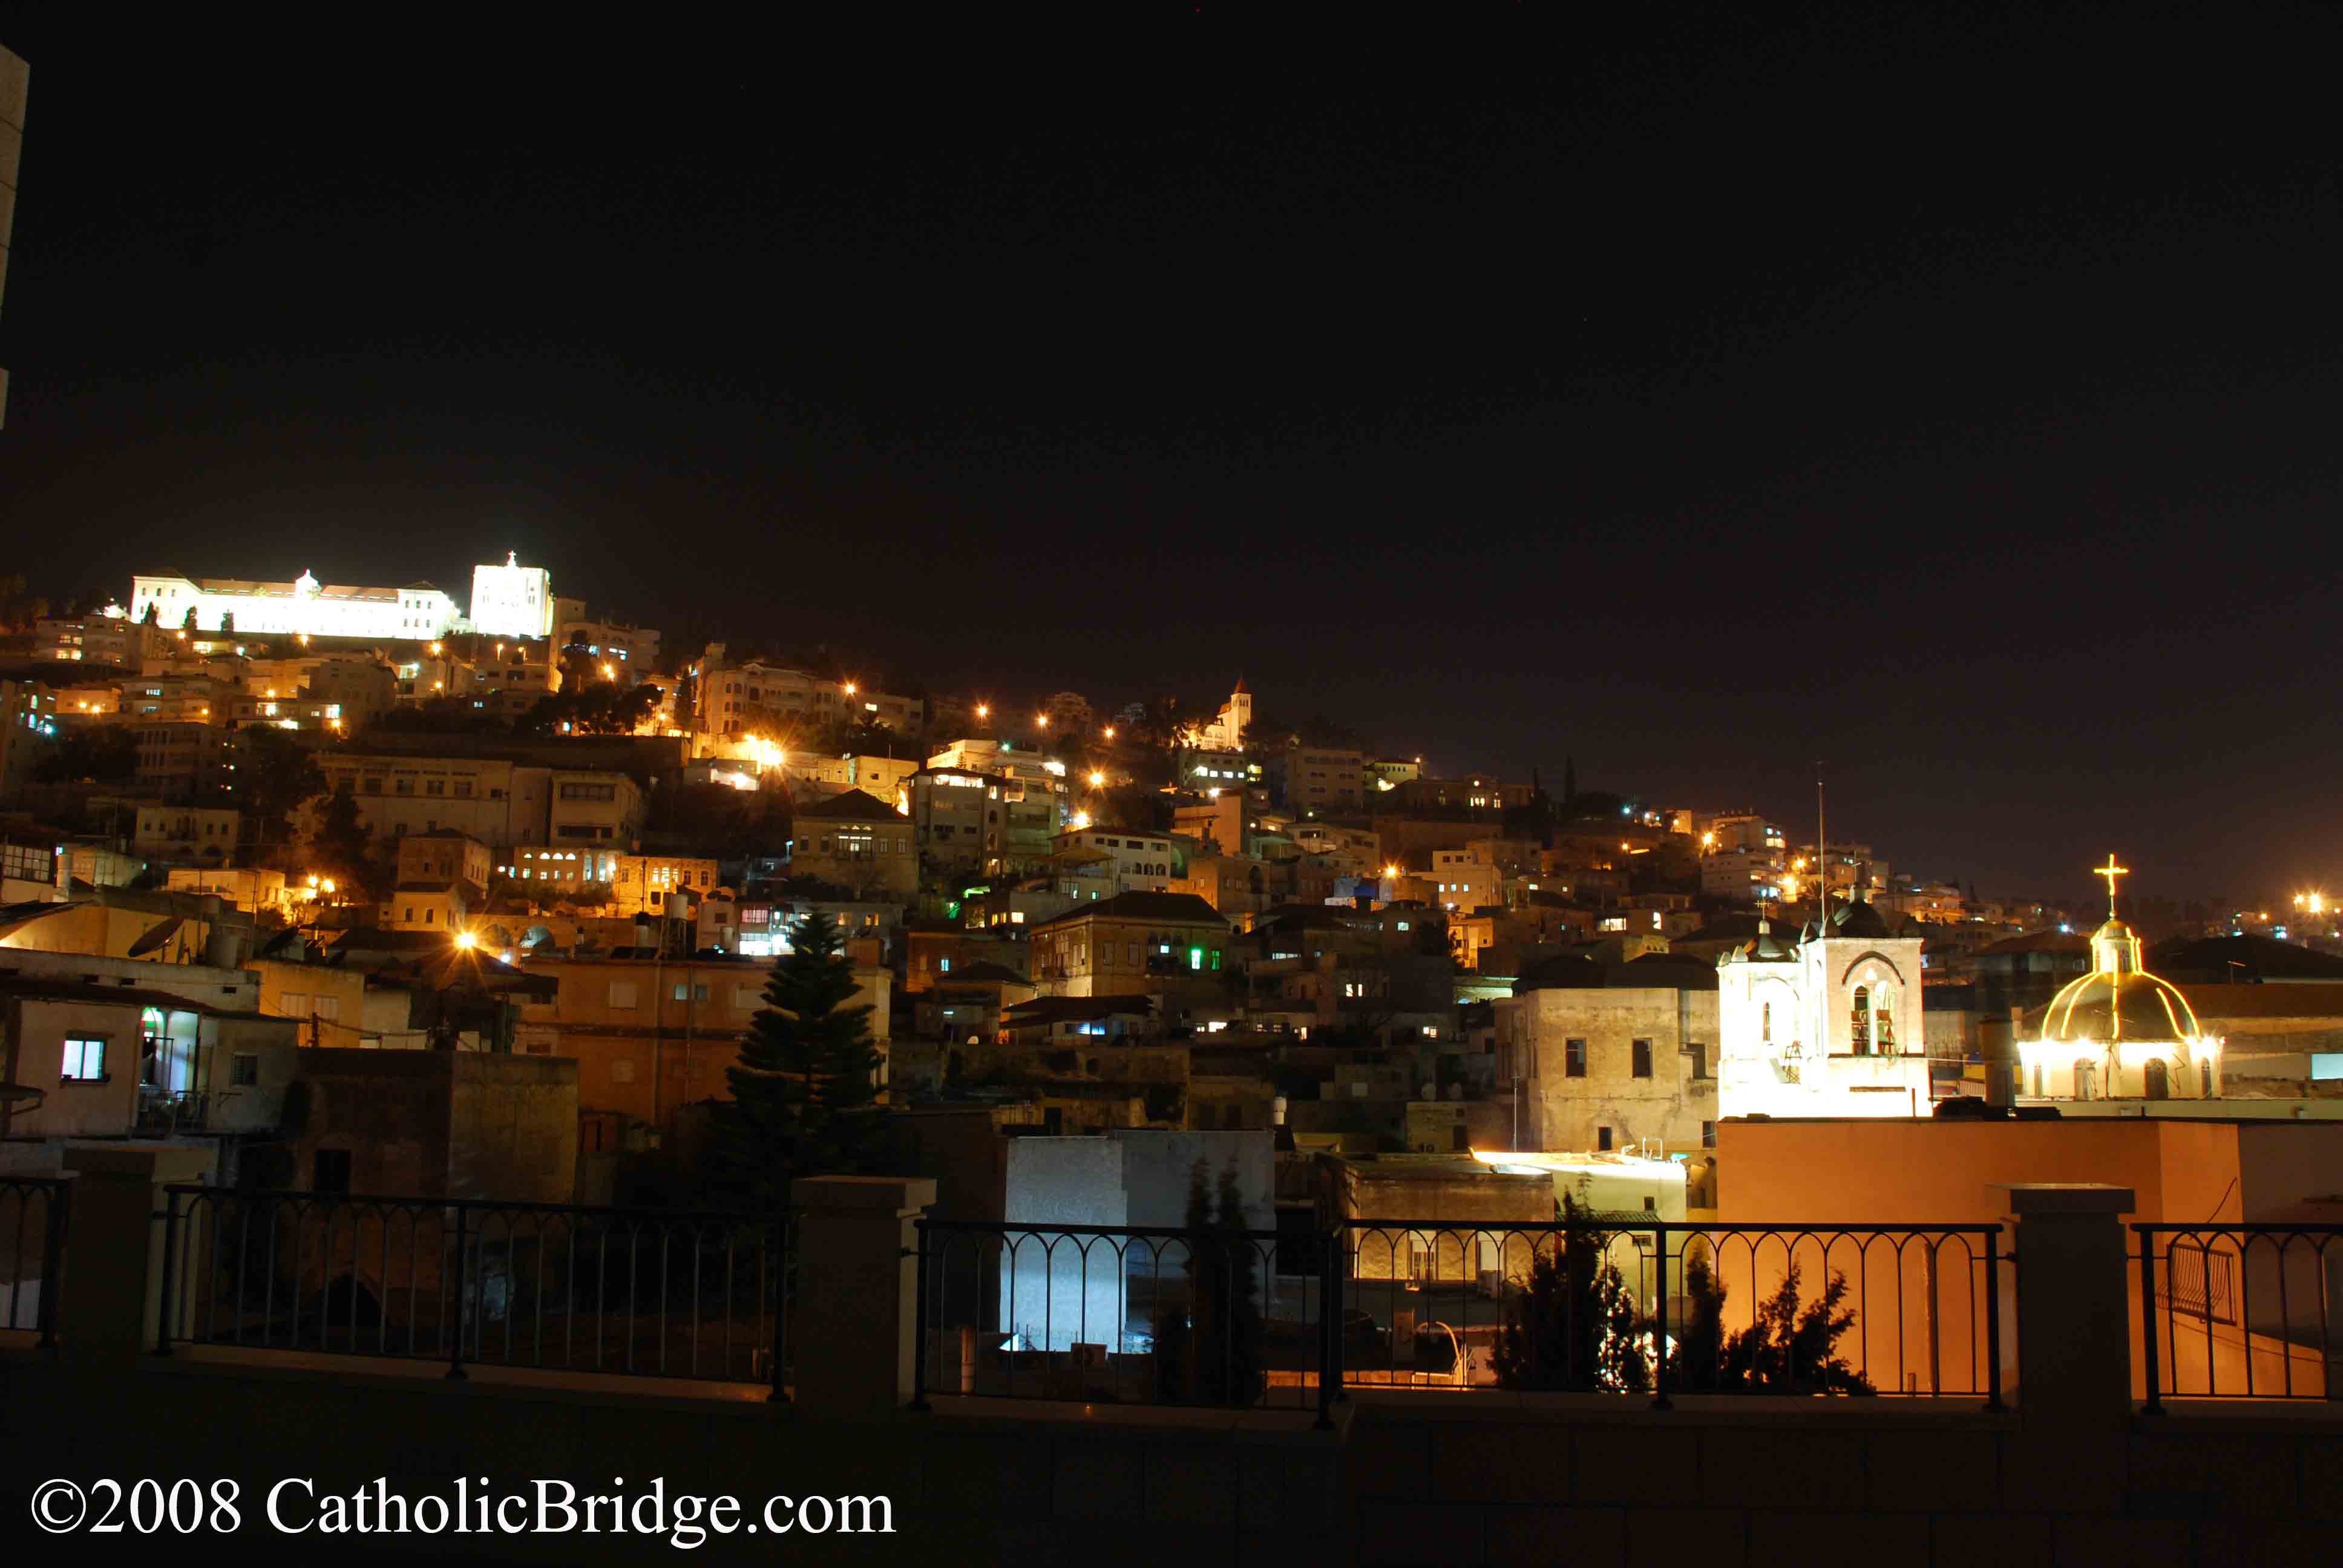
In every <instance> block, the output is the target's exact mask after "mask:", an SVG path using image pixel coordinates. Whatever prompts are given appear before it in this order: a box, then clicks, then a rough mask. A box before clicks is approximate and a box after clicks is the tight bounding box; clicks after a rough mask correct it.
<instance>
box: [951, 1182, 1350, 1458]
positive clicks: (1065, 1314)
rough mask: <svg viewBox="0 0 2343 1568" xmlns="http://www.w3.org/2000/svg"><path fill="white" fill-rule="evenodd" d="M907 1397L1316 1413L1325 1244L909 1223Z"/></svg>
mask: <svg viewBox="0 0 2343 1568" xmlns="http://www.w3.org/2000/svg"><path fill="white" fill-rule="evenodd" d="M918 1230H919V1272H918V1285H917V1302H918V1309H917V1313H916V1319H915V1322H914V1324H913V1342H914V1344H915V1347H916V1349H915V1351H914V1352H913V1354H914V1362H915V1373H916V1380H917V1381H916V1387H917V1389H918V1398H917V1400H916V1402H915V1404H914V1408H917V1409H925V1408H927V1401H928V1396H929V1395H930V1394H977V1395H987V1396H992V1397H999V1398H1009V1399H1048V1400H1071V1401H1075V1402H1084V1403H1099V1402H1114V1403H1126V1404H1180V1405H1215V1406H1240V1407H1266V1408H1272V1409H1275V1408H1283V1409H1292V1410H1310V1409H1316V1410H1317V1411H1318V1412H1319V1416H1320V1420H1321V1422H1322V1424H1328V1425H1331V1424H1332V1421H1331V1419H1330V1418H1329V1416H1328V1412H1327V1408H1326V1407H1327V1405H1328V1403H1329V1402H1330V1401H1331V1398H1332V1392H1333V1388H1332V1383H1330V1382H1328V1381H1327V1380H1326V1378H1325V1376H1324V1372H1325V1368H1326V1366H1327V1365H1328V1364H1329V1357H1330V1354H1331V1350H1330V1344H1329V1338H1330V1336H1329V1335H1328V1333H1327V1332H1326V1325H1327V1324H1328V1323H1330V1322H1332V1321H1333V1318H1332V1316H1330V1313H1332V1312H1336V1311H1338V1307H1337V1305H1336V1304H1337V1303H1338V1302H1339V1300H1340V1282H1339V1281H1338V1280H1336V1279H1335V1278H1334V1277H1333V1270H1332V1261H1333V1256H1334V1254H1333V1249H1332V1247H1331V1246H1329V1245H1328V1244H1327V1239H1326V1238H1325V1237H1324V1236H1322V1235H1321V1234H1319V1233H1317V1232H1315V1231H1304V1232H1301V1233H1299V1234H1296V1233H1294V1232H1290V1231H1287V1232H1281V1231H1240V1230H1212V1229H1206V1230H1186V1229H1156V1228H1147V1227H1134V1226H1108V1225H1009V1224H1001V1223H995V1222H983V1221H949V1220H923V1221H920V1222H919V1226H918Z"/></svg>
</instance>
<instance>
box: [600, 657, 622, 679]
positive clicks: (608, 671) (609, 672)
mask: <svg viewBox="0 0 2343 1568" xmlns="http://www.w3.org/2000/svg"><path fill="white" fill-rule="evenodd" d="M602 678H603V679H605V680H616V679H618V671H617V670H615V669H613V668H610V666H609V664H608V661H605V662H604V663H603V666H602Z"/></svg>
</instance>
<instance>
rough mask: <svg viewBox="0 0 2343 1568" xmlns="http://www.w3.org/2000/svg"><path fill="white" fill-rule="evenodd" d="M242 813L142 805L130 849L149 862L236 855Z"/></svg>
mask: <svg viewBox="0 0 2343 1568" xmlns="http://www.w3.org/2000/svg"><path fill="white" fill-rule="evenodd" d="M243 820H244V813H243V812H241V811H238V810H236V809H234V808H233V807H196V806H141V807H140V808H139V809H138V818H137V821H136V825H135V827H134V828H133V829H132V836H131V840H130V848H131V849H132V850H133V851H134V852H136V854H138V855H141V856H143V857H145V858H146V859H149V860H208V861H211V862H212V863H213V864H215V865H216V864H218V863H220V862H221V861H224V860H226V859H228V858H229V857H231V856H233V855H234V854H235V853H236V835H237V832H238V830H239V825H240V824H241V823H242V822H243Z"/></svg>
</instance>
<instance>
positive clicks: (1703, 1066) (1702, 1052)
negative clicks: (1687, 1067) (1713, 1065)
mask: <svg viewBox="0 0 2343 1568" xmlns="http://www.w3.org/2000/svg"><path fill="white" fill-rule="evenodd" d="M1684 1054H1685V1055H1686V1056H1689V1057H1691V1058H1692V1075H1693V1077H1694V1078H1696V1079H1697V1078H1706V1077H1707V1076H1708V1047H1706V1046H1705V1045H1703V1044H1702V1043H1701V1042H1700V1041H1698V1040H1694V1041H1693V1042H1692V1043H1691V1044H1689V1045H1687V1046H1685V1047H1684Z"/></svg>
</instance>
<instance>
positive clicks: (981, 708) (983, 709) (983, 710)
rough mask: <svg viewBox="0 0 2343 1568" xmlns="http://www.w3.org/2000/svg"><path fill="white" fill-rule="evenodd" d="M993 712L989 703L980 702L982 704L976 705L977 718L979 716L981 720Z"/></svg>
mask: <svg viewBox="0 0 2343 1568" xmlns="http://www.w3.org/2000/svg"><path fill="white" fill-rule="evenodd" d="M991 711H992V708H991V705H990V704H989V703H983V702H980V703H978V704H977V705H976V716H977V717H978V718H979V719H982V718H983V717H984V716H985V715H987V714H989V713H990V712H991Z"/></svg>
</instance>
